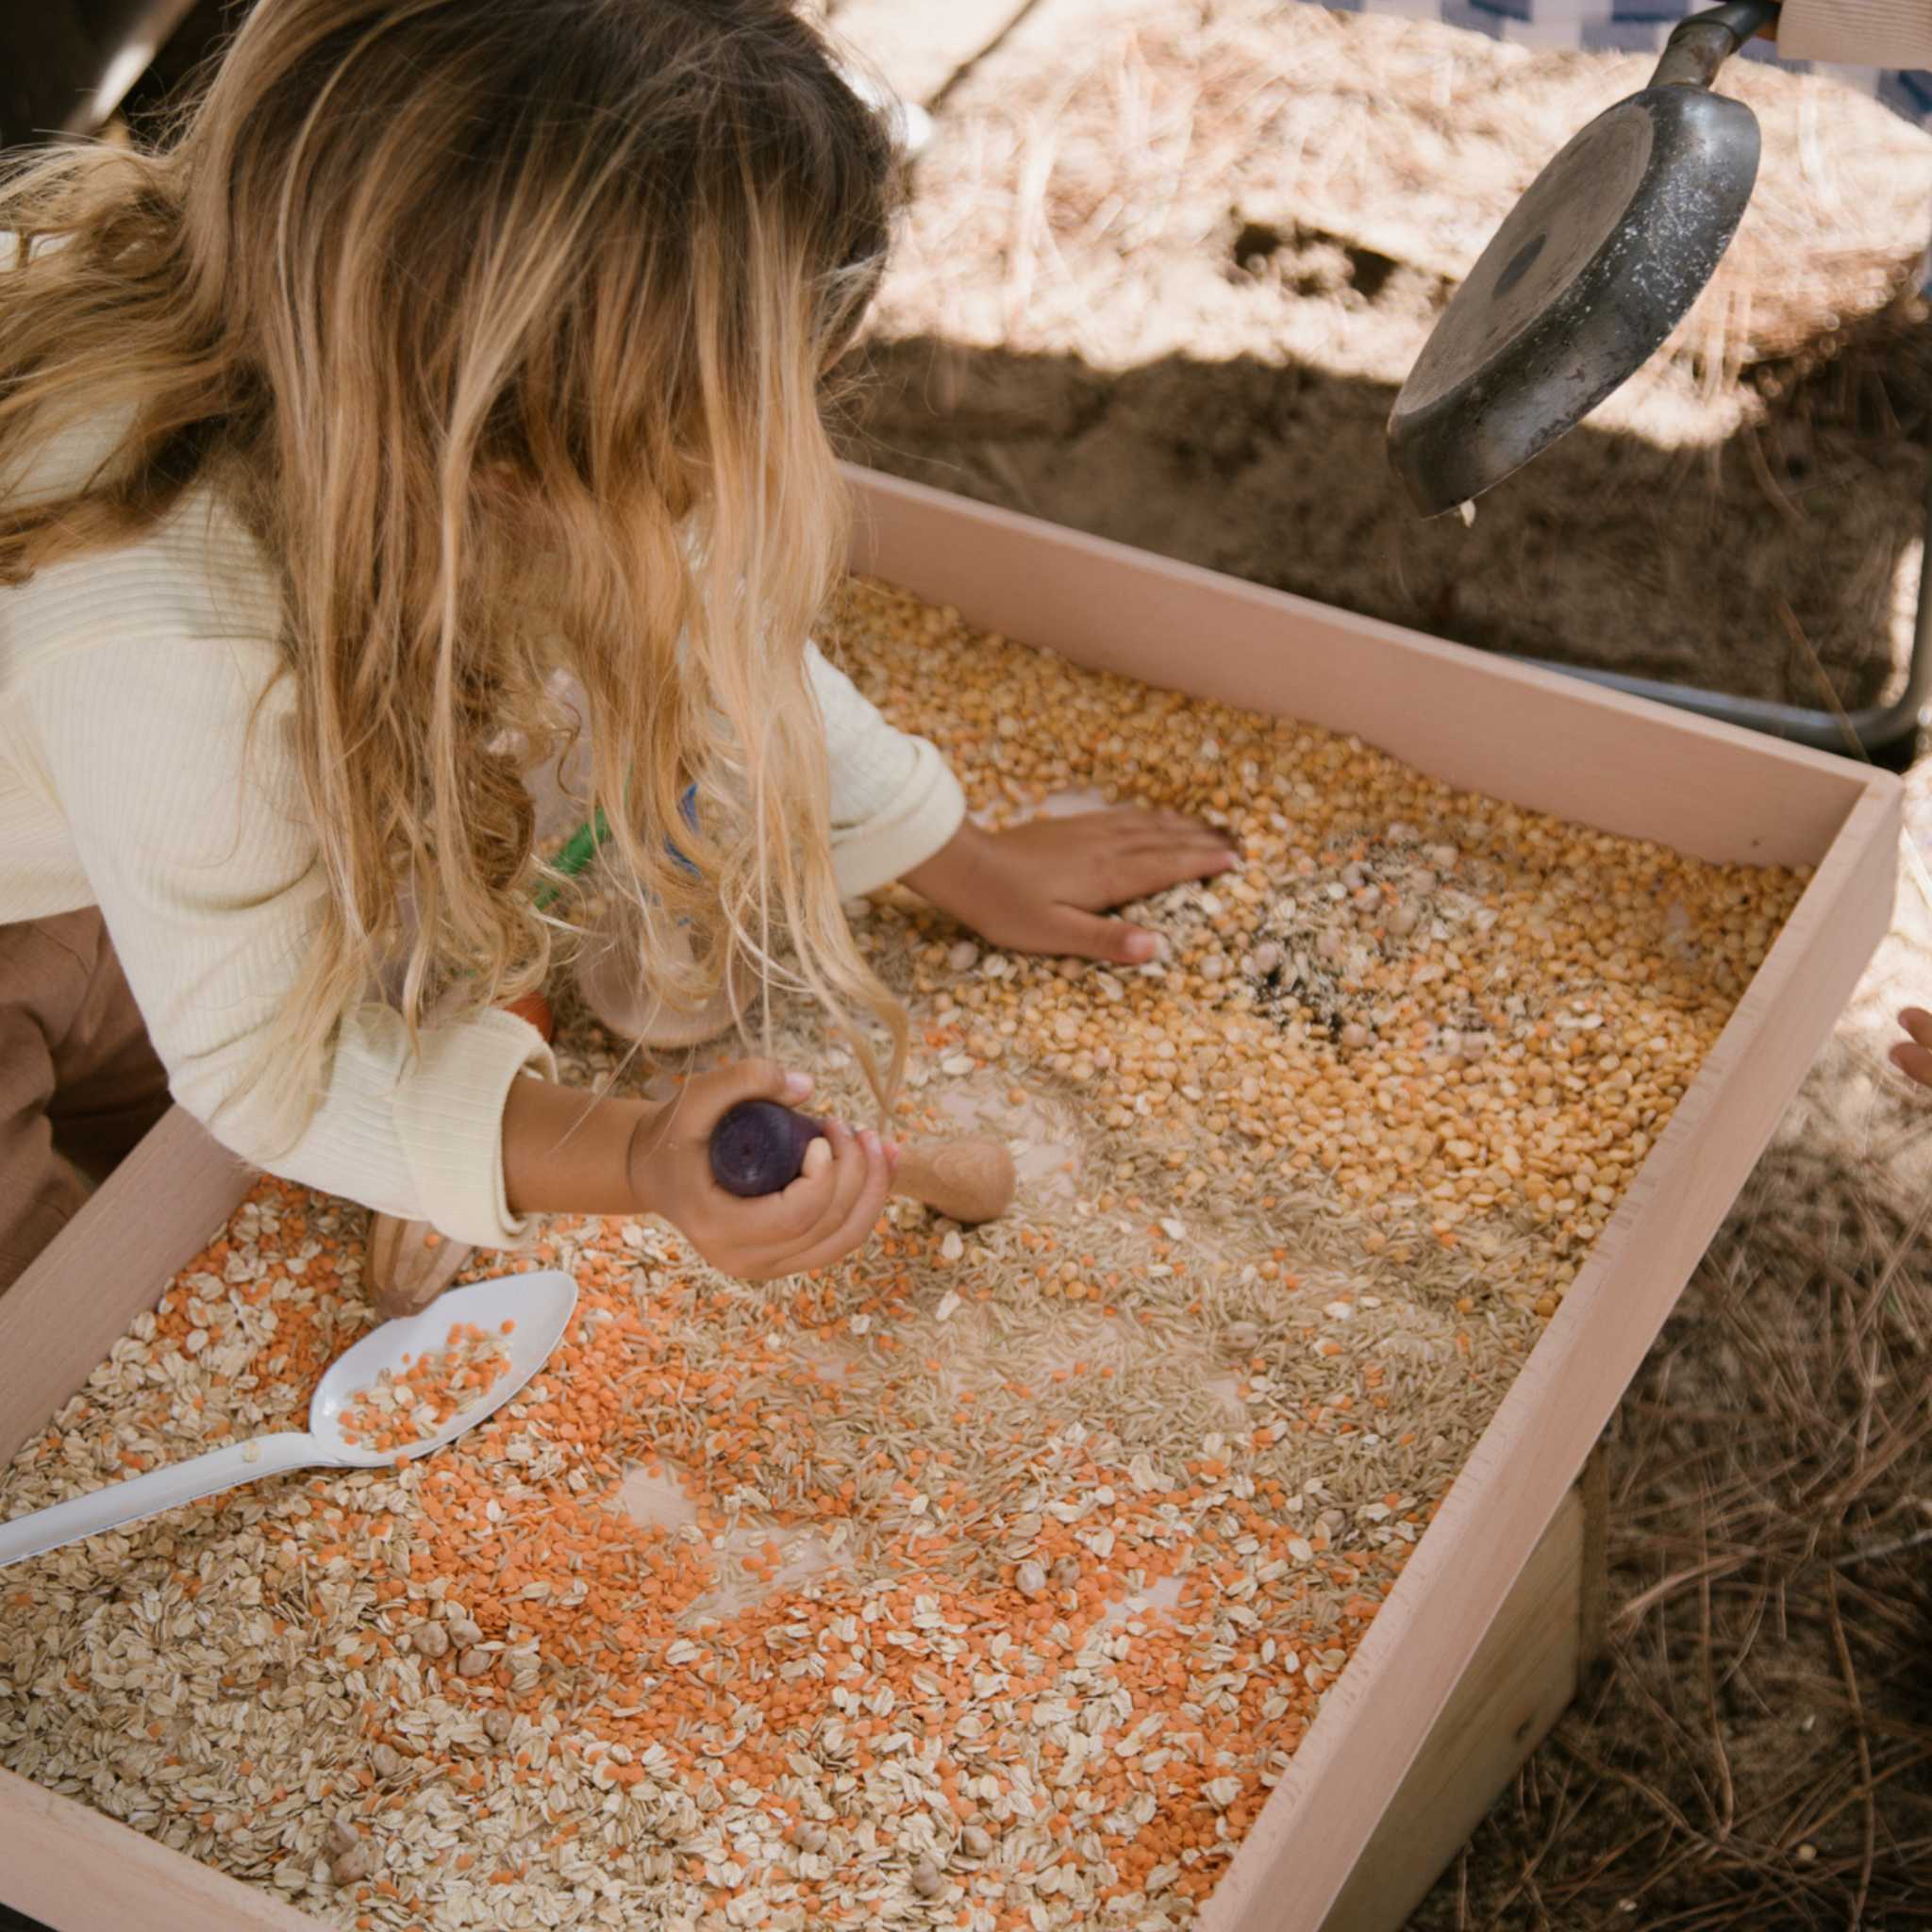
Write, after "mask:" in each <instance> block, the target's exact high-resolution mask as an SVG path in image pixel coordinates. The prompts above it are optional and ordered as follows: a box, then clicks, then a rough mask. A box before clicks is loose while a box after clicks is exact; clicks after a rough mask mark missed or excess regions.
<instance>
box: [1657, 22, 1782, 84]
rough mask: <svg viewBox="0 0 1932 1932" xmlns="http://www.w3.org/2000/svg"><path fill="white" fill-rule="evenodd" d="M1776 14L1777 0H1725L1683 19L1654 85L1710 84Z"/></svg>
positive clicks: (1666, 46) (1661, 60)
mask: <svg viewBox="0 0 1932 1932" xmlns="http://www.w3.org/2000/svg"><path fill="white" fill-rule="evenodd" d="M1777 15H1778V8H1777V0H1725V5H1724V6H1722V7H1710V8H1706V9H1705V11H1704V12H1702V13H1693V14H1691V15H1690V16H1689V18H1688V19H1685V20H1680V21H1679V22H1678V23H1677V25H1676V26H1675V28H1674V29H1673V31H1672V34H1671V37H1670V39H1669V40H1668V41H1666V42H1664V51H1663V55H1662V57H1661V58H1659V59H1658V61H1657V72H1656V73H1655V74H1653V75H1651V76H1650V84H1651V86H1652V87H1672V86H1675V87H1702V88H1707V87H1709V86H1710V85H1711V83H1712V82H1713V81H1715V80H1716V79H1717V71H1718V69H1719V68H1720V67H1722V66H1723V65H1724V62H1725V61H1726V60H1728V59H1729V58H1731V56H1732V55H1733V54H1735V53H1736V52H1737V51H1738V49H1739V48H1740V47H1741V46H1742V45H1743V44H1744V42H1746V41H1748V40H1750V39H1751V38H1752V36H1753V35H1754V34H1756V33H1757V31H1758V30H1759V29H1760V28H1762V27H1767V26H1769V25H1771V24H1772V23H1773V22H1774V21H1775V20H1776V18H1777Z"/></svg>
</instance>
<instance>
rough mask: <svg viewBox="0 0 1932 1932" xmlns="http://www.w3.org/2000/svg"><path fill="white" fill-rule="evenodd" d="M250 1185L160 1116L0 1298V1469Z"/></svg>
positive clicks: (196, 1137) (195, 1132) (176, 1113)
mask: <svg viewBox="0 0 1932 1932" xmlns="http://www.w3.org/2000/svg"><path fill="white" fill-rule="evenodd" d="M254 1179H255V1174H254V1171H253V1170H252V1169H250V1168H247V1167H244V1166H243V1165H242V1163H241V1162H240V1161H238V1160H237V1159H236V1158H234V1156H233V1155H231V1154H229V1153H228V1152H227V1151H226V1150H225V1148H223V1147H221V1146H219V1145H218V1144H217V1143H216V1142H215V1141H213V1140H212V1139H210V1138H209V1136H208V1130H207V1129H206V1128H205V1127H203V1126H202V1125H201V1124H199V1123H198V1122H197V1121H195V1120H194V1119H193V1118H192V1116H191V1115H189V1114H186V1113H184V1112H183V1111H182V1110H181V1108H178V1107H175V1108H169V1109H168V1111H167V1112H166V1113H165V1114H163V1115H162V1117H161V1118H160V1120H159V1121H158V1123H157V1124H156V1125H155V1126H154V1127H153V1129H152V1130H151V1131H150V1132H149V1133H147V1134H146V1135H145V1136H144V1137H143V1138H142V1141H141V1144H140V1145H139V1146H138V1147H136V1148H135V1149H134V1151H133V1152H132V1153H131V1154H130V1155H128V1157H127V1158H126V1159H125V1160H124V1161H123V1162H122V1163H121V1165H120V1166H119V1167H118V1168H116V1169H115V1170H114V1172H113V1173H112V1174H110V1175H109V1176H108V1179H107V1180H106V1181H105V1182H104V1183H103V1184H102V1185H101V1186H100V1187H99V1188H97V1189H96V1190H95V1191H94V1192H93V1194H92V1196H91V1197H90V1198H89V1199H88V1201H87V1202H86V1203H85V1204H84V1205H83V1206H82V1208H81V1209H80V1212H79V1213H78V1214H76V1215H75V1217H74V1219H73V1220H72V1221H70V1222H69V1223H68V1224H67V1225H66V1226H65V1227H64V1228H62V1229H61V1231H60V1232H59V1234H58V1235H57V1236H56V1237H55V1239H54V1240H53V1241H52V1242H51V1243H49V1245H48V1246H47V1248H46V1249H45V1250H44V1251H43V1252H42V1254H41V1255H40V1256H39V1257H38V1258H37V1259H36V1260H35V1261H34V1262H33V1264H32V1266H31V1267H29V1268H28V1269H27V1271H26V1273H25V1274H23V1275H22V1276H21V1277H20V1278H19V1280H17V1281H16V1282H15V1283H14V1284H13V1286H12V1287H11V1288H10V1289H8V1291H7V1292H6V1293H5V1294H4V1295H0V1335H4V1336H5V1338H6V1345H5V1347H4V1348H0V1465H4V1464H6V1463H7V1462H8V1461H9V1460H10V1459H11V1458H12V1457H13V1455H14V1453H15V1452H16V1451H17V1450H18V1449H19V1447H20V1445H21V1444H22V1443H23V1442H25V1441H26V1439H27V1438H28V1437H29V1436H31V1435H32V1434H33V1433H34V1431H35V1430H36V1429H40V1428H43V1427H45V1426H46V1422H47V1418H48V1417H49V1416H50V1415H52V1414H53V1413H54V1412H55V1411H56V1410H58V1408H59V1407H61V1406H62V1405H63V1404H64V1403H65V1402H66V1400H67V1398H68V1397H69V1396H70V1395H72V1394H73V1393H74V1392H75V1390H77V1389H78V1388H80V1387H81V1386H82V1384H84V1383H85V1382H86V1380H87V1378H88V1376H89V1375H90V1374H92V1372H93V1370H94V1369H95V1368H96V1367H97V1366H98V1365H99V1363H100V1362H101V1361H102V1360H103V1359H104V1358H105V1357H106V1356H107V1354H108V1350H109V1349H110V1348H112V1347H113V1345H114V1343H115V1342H116V1341H119V1340H120V1338H121V1335H122V1333H123V1331H124V1330H125V1328H126V1326H127V1324H128V1323H129V1322H131V1321H132V1320H133V1319H134V1317H135V1316H136V1315H138V1314H139V1313H140V1312H141V1311H142V1309H143V1308H149V1307H153V1306H154V1304H155V1302H156V1300H157V1299H158V1297H159V1295H160V1291H161V1289H162V1288H163V1286H164V1285H165V1284H166V1282H167V1280H168V1277H169V1276H170V1275H171V1274H174V1273H175V1270H176V1269H177V1268H179V1267H180V1266H181V1265H182V1263H183V1262H185V1261H187V1260H188V1259H189V1258H190V1257H192V1256H193V1255H194V1254H196V1253H197V1252H198V1251H199V1250H200V1249H202V1248H204V1247H206V1246H207V1245H208V1239H209V1237H210V1236H211V1235H213V1234H214V1233H215V1232H216V1230H217V1229H218V1228H220V1226H221V1224H223V1222H225V1220H226V1219H227V1218H228V1216H229V1215H230V1214H232V1213H233V1212H234V1211H235V1209H236V1208H237V1206H238V1205H239V1204H240V1203H241V1200H242V1196H243V1195H244V1194H245V1193H246V1192H247V1191H248V1189H249V1187H250V1186H251V1185H252V1184H253V1182H254Z"/></svg>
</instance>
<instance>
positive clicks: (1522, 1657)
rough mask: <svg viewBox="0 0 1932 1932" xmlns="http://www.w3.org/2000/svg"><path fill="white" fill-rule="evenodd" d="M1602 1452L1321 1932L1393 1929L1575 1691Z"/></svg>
mask: <svg viewBox="0 0 1932 1932" xmlns="http://www.w3.org/2000/svg"><path fill="white" fill-rule="evenodd" d="M1606 1503H1607V1498H1606V1496H1605V1493H1604V1484H1603V1480H1602V1454H1601V1452H1599V1453H1598V1454H1597V1455H1596V1456H1595V1457H1591V1465H1590V1468H1589V1469H1588V1470H1587V1471H1586V1472H1585V1474H1584V1479H1583V1480H1582V1481H1581V1482H1579V1483H1578V1484H1577V1485H1576V1486H1575V1488H1574V1489H1573V1490H1571V1491H1570V1492H1569V1494H1568V1495H1566V1496H1565V1497H1564V1498H1563V1500H1562V1502H1561V1503H1560V1504H1558V1505H1557V1513H1556V1515H1555V1516H1554V1517H1553V1518H1552V1519H1551V1521H1550V1526H1549V1527H1548V1528H1547V1529H1546V1530H1544V1531H1543V1533H1542V1538H1541V1541H1539V1542H1538V1544H1537V1546H1536V1550H1535V1552H1534V1554H1533V1555H1532V1556H1531V1557H1530V1559H1529V1561H1528V1562H1527V1563H1526V1564H1524V1570H1523V1574H1522V1575H1521V1576H1519V1577H1518V1578H1517V1579H1516V1588H1515V1589H1514V1590H1512V1591H1510V1592H1509V1594H1508V1596H1507V1598H1506V1599H1505V1600H1504V1604H1503V1607H1502V1608H1501V1609H1500V1610H1499V1611H1497V1613H1496V1621H1495V1622H1494V1623H1493V1624H1491V1625H1490V1634H1489V1635H1488V1636H1487V1637H1485V1638H1484V1639H1483V1641H1482V1643H1481V1644H1480V1646H1479V1647H1478V1648H1477V1650H1476V1654H1475V1656H1474V1657H1472V1658H1471V1659H1470V1665H1469V1668H1468V1670H1466V1671H1465V1672H1464V1673H1463V1674H1462V1681H1461V1682H1460V1683H1459V1684H1457V1687H1456V1694H1455V1695H1454V1696H1453V1697H1451V1698H1450V1700H1449V1702H1448V1703H1447V1704H1446V1705H1444V1706H1443V1707H1442V1714H1441V1716H1440V1717H1439V1718H1438V1719H1437V1720H1436V1724H1435V1728H1434V1729H1433V1730H1431V1731H1430V1733H1429V1735H1428V1737H1427V1738H1426V1740H1424V1744H1423V1748H1422V1750H1421V1752H1420V1753H1419V1754H1418V1755H1417V1757H1416V1760H1415V1762H1414V1763H1413V1764H1412V1765H1410V1766H1409V1769H1408V1775H1407V1777H1405V1778H1404V1779H1403V1781H1402V1786H1401V1789H1400V1790H1398V1791H1397V1792H1396V1793H1395V1796H1394V1798H1393V1799H1392V1800H1391V1803H1390V1806H1389V1808H1388V1810H1387V1811H1385V1812H1384V1813H1383V1814H1382V1822H1381V1824H1378V1825H1377V1826H1376V1827H1375V1834H1374V1837H1373V1838H1372V1839H1370V1840H1369V1842H1368V1844H1367V1846H1366V1847H1365V1848H1364V1849H1363V1852H1362V1855H1361V1857H1360V1858H1359V1859H1358V1860H1357V1864H1356V1868H1355V1872H1354V1874H1353V1875H1352V1876H1351V1877H1350V1879H1349V1881H1348V1883H1347V1884H1346V1885H1345V1886H1344V1887H1343V1888H1342V1891H1341V1897H1340V1898H1338V1899H1337V1900H1336V1901H1335V1904H1334V1905H1333V1906H1332V1907H1330V1908H1329V1912H1328V1916H1327V1917H1326V1918H1325V1919H1324V1920H1323V1922H1322V1932H1394V1928H1395V1927H1396V1926H1398V1925H1400V1924H1402V1923H1403V1922H1404V1921H1405V1920H1406V1919H1407V1917H1408V1915H1409V1913H1410V1912H1412V1911H1413V1910H1414V1909H1415V1908H1416V1907H1417V1906H1418V1905H1419V1904H1420V1903H1421V1902H1422V1900H1423V1897H1424V1894H1425V1893H1426V1892H1427V1891H1428V1890H1429V1888H1430V1887H1431V1886H1432V1885H1434V1884H1435V1882H1436V1880H1437V1879H1438V1878H1439V1877H1441V1874H1442V1873H1443V1871H1444V1870H1445V1869H1446V1868H1447V1867H1448V1864H1449V1861H1450V1860H1451V1859H1452V1858H1454V1857H1455V1856H1456V1854H1457V1851H1458V1850H1459V1849H1460V1848H1461V1847H1462V1845H1463V1844H1465V1843H1466V1842H1467V1841H1468V1839H1469V1835H1470V1833H1471V1832H1473V1831H1474V1829H1475V1828H1476V1825H1477V1824H1479V1823H1480V1822H1481V1819H1482V1816H1483V1813H1484V1812H1485V1811H1487V1810H1488V1809H1489V1807H1490V1805H1491V1801H1492V1799H1493V1798H1494V1796H1495V1794H1496V1793H1497V1792H1498V1791H1500V1790H1503V1788H1504V1787H1505V1786H1506V1785H1507V1783H1508V1782H1509V1780H1510V1779H1511V1778H1512V1777H1514V1776H1515V1775H1516V1774H1517V1772H1518V1771H1520V1770H1521V1769H1522V1768H1523V1766H1524V1764H1525V1763H1526V1762H1527V1761H1528V1759H1529V1756H1530V1753H1531V1752H1533V1751H1534V1750H1535V1749H1536V1747H1537V1746H1538V1745H1539V1744H1541V1742H1542V1740H1544V1739H1545V1738H1546V1737H1547V1736H1548V1735H1549V1733H1550V1728H1551V1726H1552V1725H1553V1724H1555V1723H1556V1722H1557V1719H1558V1718H1559V1717H1561V1716H1562V1714H1563V1711H1564V1709H1565V1708H1566V1707H1567V1706H1568V1705H1569V1703H1570V1700H1571V1699H1572V1698H1573V1697H1574V1696H1575V1694H1576V1692H1577V1690H1578V1688H1579V1685H1580V1683H1581V1680H1582V1675H1583V1673H1584V1671H1585V1669H1586V1668H1587V1667H1588V1666H1589V1665H1590V1664H1591V1662H1592V1661H1593V1660H1594V1658H1595V1657H1596V1645H1597V1642H1598V1641H1599V1640H1600V1638H1601V1634H1602V1617H1601V1614H1600V1606H1601V1605H1602V1603H1603V1601H1604V1595H1605V1589H1606V1583H1607V1579H1606V1577H1605V1575H1604V1540H1603V1525H1604V1511H1605V1507H1606Z"/></svg>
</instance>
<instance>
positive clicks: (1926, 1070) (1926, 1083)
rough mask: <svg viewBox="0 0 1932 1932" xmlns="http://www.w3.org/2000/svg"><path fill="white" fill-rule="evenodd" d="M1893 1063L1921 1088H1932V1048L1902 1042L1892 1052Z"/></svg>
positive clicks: (1911, 1042) (1912, 1042) (1910, 1042)
mask: <svg viewBox="0 0 1932 1932" xmlns="http://www.w3.org/2000/svg"><path fill="white" fill-rule="evenodd" d="M1891 1063H1892V1065H1893V1066H1895V1067H1896V1068H1897V1069H1898V1070H1899V1072H1900V1073H1902V1074H1905V1075H1906V1076H1907V1078H1909V1079H1912V1080H1916V1081H1917V1082H1918V1083H1919V1085H1920V1086H1921V1087H1932V1047H1924V1046H1920V1045H1918V1044H1917V1043H1916V1042H1914V1041H1904V1040H1901V1041H1899V1043H1898V1044H1897V1045H1896V1046H1894V1047H1893V1048H1892V1050H1891Z"/></svg>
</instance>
